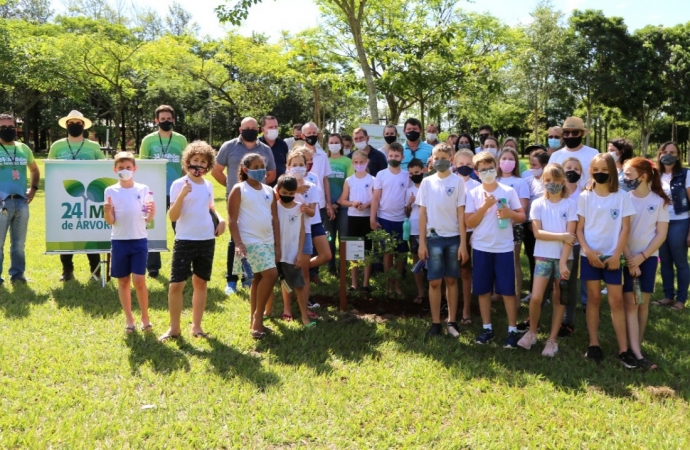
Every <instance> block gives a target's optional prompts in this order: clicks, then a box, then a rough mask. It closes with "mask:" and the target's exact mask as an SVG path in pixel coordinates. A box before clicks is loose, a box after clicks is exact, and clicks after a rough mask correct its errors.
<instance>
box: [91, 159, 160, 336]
mask: <svg viewBox="0 0 690 450" xmlns="http://www.w3.org/2000/svg"><path fill="white" fill-rule="evenodd" d="M113 171H114V172H115V173H116V174H117V176H118V178H119V179H120V182H119V183H118V184H115V185H113V186H109V187H107V188H106V189H105V193H104V195H105V198H106V203H105V205H104V206H103V212H104V217H105V222H106V223H107V224H108V225H112V227H113V228H112V230H113V231H112V233H111V254H112V259H111V265H110V276H112V277H113V278H117V291H118V295H119V297H120V303H121V304H122V309H123V310H124V311H125V317H126V319H127V326H126V327H125V331H126V332H127V333H133V332H134V330H136V327H135V326H134V317H133V316H132V293H131V291H130V283H132V282H133V284H134V290H135V291H136V293H137V301H138V302H139V308H141V331H151V329H152V328H153V326H152V325H151V322H150V321H149V293H148V290H147V289H146V261H147V258H148V250H149V249H148V240H147V239H146V236H147V234H146V224H147V223H150V222H151V221H152V220H153V218H154V216H155V215H156V206H155V205H154V204H153V202H151V203H148V204H144V199H145V198H146V195H147V194H148V193H149V187H148V186H146V185H145V184H140V183H135V182H134V178H133V177H134V172H136V171H137V164H136V160H135V159H134V155H133V154H131V153H130V152H120V153H118V154H117V155H115V165H114V168H113Z"/></svg>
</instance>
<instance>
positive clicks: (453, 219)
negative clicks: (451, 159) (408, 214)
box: [415, 173, 465, 237]
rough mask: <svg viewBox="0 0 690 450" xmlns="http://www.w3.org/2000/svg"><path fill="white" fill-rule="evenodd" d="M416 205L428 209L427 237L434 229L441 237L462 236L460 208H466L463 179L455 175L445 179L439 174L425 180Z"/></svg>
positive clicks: (452, 174) (421, 185) (420, 188)
mask: <svg viewBox="0 0 690 450" xmlns="http://www.w3.org/2000/svg"><path fill="white" fill-rule="evenodd" d="M415 203H416V204H417V205H419V206H424V207H425V208H426V218H427V220H426V230H424V231H425V233H426V234H427V235H428V234H429V231H430V230H431V229H432V228H433V229H434V230H436V234H438V235H439V236H441V237H452V236H459V235H460V232H459V224H458V208H459V207H460V206H465V182H464V181H463V180H462V178H460V177H459V176H457V175H455V174H454V173H451V174H450V175H448V176H447V177H445V178H440V177H439V176H438V174H433V175H431V176H430V177H426V178H424V179H423V180H422V183H421V184H420V185H419V193H418V194H417V199H416V200H415ZM420 232H421V230H420Z"/></svg>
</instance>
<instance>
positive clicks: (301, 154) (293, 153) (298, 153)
mask: <svg viewBox="0 0 690 450" xmlns="http://www.w3.org/2000/svg"><path fill="white" fill-rule="evenodd" d="M306 152H307V149H306V148H305V147H303V146H300V147H297V148H293V149H292V150H290V152H289V153H288V154H287V158H286V159H285V164H286V165H288V166H289V165H290V161H292V160H293V159H295V158H302V160H304V165H305V166H306V165H307V155H306Z"/></svg>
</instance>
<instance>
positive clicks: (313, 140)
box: [304, 135, 319, 145]
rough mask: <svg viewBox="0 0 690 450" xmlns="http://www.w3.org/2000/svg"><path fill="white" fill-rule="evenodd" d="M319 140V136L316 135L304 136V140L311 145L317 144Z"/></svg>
mask: <svg viewBox="0 0 690 450" xmlns="http://www.w3.org/2000/svg"><path fill="white" fill-rule="evenodd" d="M318 140H319V137H318V136H316V135H314V136H304V142H306V143H307V144H309V145H316V142H317V141H318Z"/></svg>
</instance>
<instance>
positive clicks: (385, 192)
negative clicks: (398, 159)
mask: <svg viewBox="0 0 690 450" xmlns="http://www.w3.org/2000/svg"><path fill="white" fill-rule="evenodd" d="M411 183H412V182H411V181H410V174H409V173H408V172H407V171H406V170H400V173H398V174H393V173H391V171H390V169H383V170H380V171H379V173H377V174H376V178H375V179H374V190H381V200H380V201H379V209H378V212H377V215H378V217H380V218H382V219H385V220H390V221H392V222H403V221H404V220H405V192H407V188H408V187H410V184H411Z"/></svg>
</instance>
